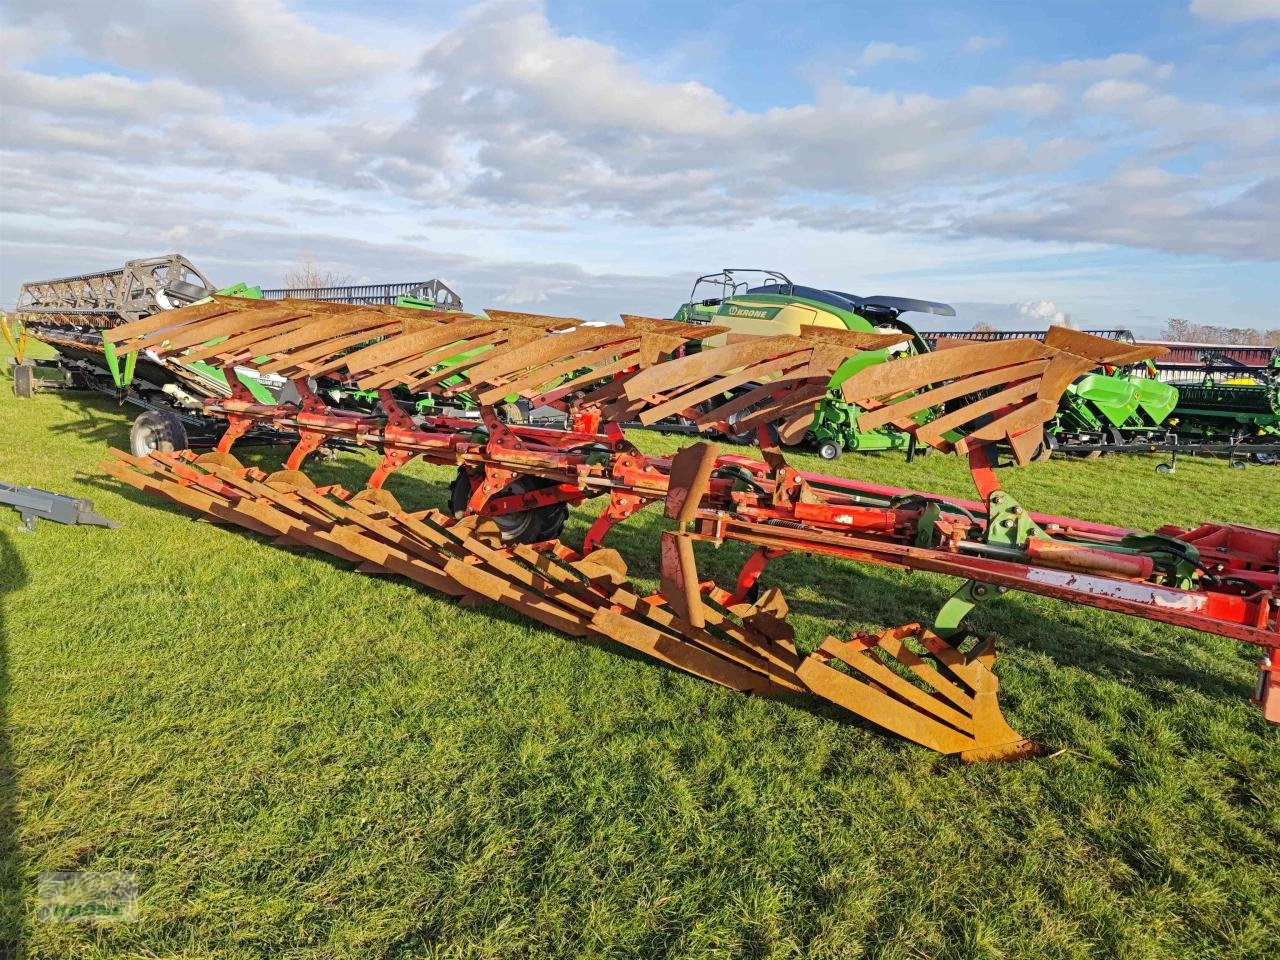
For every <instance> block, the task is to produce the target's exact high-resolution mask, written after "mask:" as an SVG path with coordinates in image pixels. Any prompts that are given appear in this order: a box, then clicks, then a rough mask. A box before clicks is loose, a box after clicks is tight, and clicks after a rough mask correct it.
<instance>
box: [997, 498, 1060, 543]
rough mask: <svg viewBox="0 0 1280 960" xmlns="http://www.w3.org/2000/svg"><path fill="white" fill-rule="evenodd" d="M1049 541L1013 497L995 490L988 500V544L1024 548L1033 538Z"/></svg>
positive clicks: (1046, 535)
mask: <svg viewBox="0 0 1280 960" xmlns="http://www.w3.org/2000/svg"><path fill="white" fill-rule="evenodd" d="M1033 537H1034V538H1036V539H1039V540H1048V539H1049V535H1048V534H1047V533H1045V532H1044V530H1042V529H1041V528H1040V526H1039V524H1037V523H1036V522H1035V521H1034V520H1032V519H1031V516H1030V515H1029V514H1028V513H1027V511H1026V510H1025V509H1023V506H1022V504H1020V503H1018V501H1017V500H1015V499H1014V498H1013V497H1012V496H1010V495H1009V494H1008V493H1006V492H1005V491H1003V490H995V491H993V492H992V494H991V496H990V497H988V498H987V533H986V537H985V538H984V540H985V542H986V543H990V544H994V545H998V546H1004V547H1017V548H1022V547H1024V546H1025V545H1026V542H1027V541H1028V540H1030V539H1032V538H1033Z"/></svg>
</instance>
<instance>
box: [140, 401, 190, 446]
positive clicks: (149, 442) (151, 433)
mask: <svg viewBox="0 0 1280 960" xmlns="http://www.w3.org/2000/svg"><path fill="white" fill-rule="evenodd" d="M186 448H187V428H186V427H184V426H183V425H182V421H181V420H180V419H179V418H178V415H177V414H176V413H173V412H171V411H169V410H146V411H143V412H142V413H140V414H138V417H137V419H136V420H134V421H133V427H132V428H131V429H130V430H129V449H130V450H131V451H132V452H133V455H134V456H135V457H145V456H147V455H148V454H150V453H153V452H159V453H172V452H173V451H174V450H185V449H186Z"/></svg>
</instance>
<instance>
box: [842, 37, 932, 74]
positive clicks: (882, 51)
mask: <svg viewBox="0 0 1280 960" xmlns="http://www.w3.org/2000/svg"><path fill="white" fill-rule="evenodd" d="M919 59H920V51H919V50H917V49H916V48H915V47H907V46H903V45H902V44H900V43H885V42H884V41H880V40H877V41H873V42H871V43H868V44H867V45H866V46H865V47H863V48H862V52H861V53H860V54H858V56H857V57H855V58H854V61H853V65H854V66H855V67H857V68H859V69H866V70H869V69H870V68H872V67H875V66H879V65H880V64H882V63H888V62H889V61H891V60H906V61H915V60H919Z"/></svg>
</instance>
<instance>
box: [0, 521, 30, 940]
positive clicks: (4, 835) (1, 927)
mask: <svg viewBox="0 0 1280 960" xmlns="http://www.w3.org/2000/svg"><path fill="white" fill-rule="evenodd" d="M26 579H27V573H26V568H25V567H24V566H23V564H22V560H21V559H20V558H19V557H18V551H17V550H15V549H14V547H13V544H12V543H10V542H9V535H8V534H7V533H4V532H2V531H0V960H13V958H17V957H18V956H20V951H21V947H22V902H23V898H22V865H21V862H20V861H19V858H18V797H17V794H18V774H17V771H16V770H15V769H14V766H13V743H12V741H11V739H10V734H9V660H8V642H9V635H8V629H7V627H6V624H5V606H4V604H5V594H8V593H12V592H14V591H16V590H18V589H19V588H20V587H22V585H23V584H25V583H26Z"/></svg>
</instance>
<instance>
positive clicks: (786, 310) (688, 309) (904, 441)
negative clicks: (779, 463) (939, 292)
mask: <svg viewBox="0 0 1280 960" xmlns="http://www.w3.org/2000/svg"><path fill="white" fill-rule="evenodd" d="M744 276H746V277H751V278H753V279H755V280H757V281H760V282H757V283H755V284H754V285H753V284H752V283H751V282H750V281H749V280H747V279H743V278H744ZM904 313H926V314H935V315H937V316H943V317H953V316H955V310H954V309H953V308H952V307H950V306H949V305H947V304H945V303H936V302H933V301H930V300H915V299H910V298H907V297H890V296H872V297H860V296H857V295H856V294H851V293H846V292H844V291H840V290H823V289H820V288H818V287H806V286H801V285H799V284H796V283H792V282H791V280H790V279H789V278H788V277H787V276H786V275H785V274H783V273H780V272H778V271H776V270H760V269H755V268H741V267H739V268H726V269H724V270H722V271H720V272H719V273H715V274H707V275H705V276H701V277H698V279H697V280H696V281H694V285H693V291H692V293H691V294H690V296H689V300H688V302H687V303H685V304H683V305H682V306H681V307H680V309H679V310H677V311H676V314H675V317H674V318H673V319H675V320H678V321H683V322H687V323H706V324H716V325H719V326H724V327H727V328H728V332H727V333H724V334H721V335H719V336H716V337H711V338H708V339H707V340H706V341H704V343H705V344H706V345H708V346H719V345H722V344H724V343H731V342H735V341H737V340H740V339H742V338H743V337H751V336H755V337H776V336H794V335H795V334H796V333H797V331H799V329H800V328H801V327H802V326H813V327H820V328H824V329H834V330H851V331H854V332H857V333H882V334H883V333H902V334H906V335H907V339H906V340H905V341H903V342H902V343H900V344H898V345H895V346H894V347H892V348H889V349H881V350H870V351H865V352H862V353H859V354H856V355H855V356H853V357H850V358H849V360H848V361H847V362H845V363H844V364H842V365H841V366H840V367H839V368H838V369H837V370H836V372H835V374H834V375H833V376H832V377H831V383H830V385H829V388H828V391H827V396H826V397H825V398H824V399H823V401H822V402H821V403H820V404H818V406H817V409H816V411H815V413H814V418H813V422H812V424H811V425H810V427H809V429H808V431H807V433H806V435H805V437H804V438H803V439H804V440H806V441H808V442H809V443H811V444H812V445H813V446H814V447H815V448H816V449H817V451H818V453H819V455H820V456H822V457H823V458H824V459H826V460H834V459H835V458H836V457H838V456H840V454H841V453H842V452H844V451H846V450H858V451H876V450H911V449H914V443H913V441H912V434H911V433H910V432H909V431H907V430H904V429H902V428H900V427H897V426H894V425H892V424H886V425H884V426H881V427H877V428H874V429H870V430H864V429H860V428H859V426H858V417H859V415H860V414H861V413H862V411H861V410H860V409H859V408H858V407H857V406H856V405H855V404H852V403H850V402H849V401H847V400H845V399H844V398H843V397H842V396H841V393H840V387H841V385H842V384H843V383H844V382H845V381H846V380H848V379H849V378H850V377H851V376H853V375H854V374H855V373H857V372H858V371H860V370H863V369H865V368H867V367H870V366H874V365H876V364H879V363H887V362H893V361H894V360H895V359H898V358H901V357H907V356H915V355H917V354H920V353H927V352H928V351H929V345H928V344H927V343H925V341H924V340H923V339H922V338H921V337H920V335H919V334H918V333H917V332H916V330H915V328H914V327H912V326H911V325H910V324H909V323H907V322H906V321H905V320H903V319H902V318H901V316H902V314H904ZM748 389H750V385H749V384H745V383H744V384H741V385H739V386H737V387H733V388H731V391H733V390H736V391H738V392H743V393H745V392H746V391H747V390H748ZM750 413H751V411H750V410H743V411H741V412H740V413H739V414H737V415H735V417H731V418H730V421H729V426H730V428H731V429H732V428H733V427H734V424H735V422H736V421H737V420H745V419H747V418H748V417H749V416H750ZM931 414H932V411H930V410H923V411H920V412H919V413H917V414H914V415H913V417H912V419H913V420H914V422H916V423H923V422H925V421H927V420H928V419H929V417H930V416H931ZM730 436H731V438H732V439H736V440H740V441H742V442H751V431H750V430H745V431H742V432H741V435H739V434H736V433H734V434H730Z"/></svg>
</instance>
